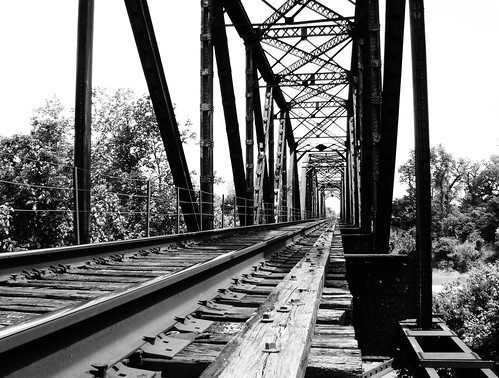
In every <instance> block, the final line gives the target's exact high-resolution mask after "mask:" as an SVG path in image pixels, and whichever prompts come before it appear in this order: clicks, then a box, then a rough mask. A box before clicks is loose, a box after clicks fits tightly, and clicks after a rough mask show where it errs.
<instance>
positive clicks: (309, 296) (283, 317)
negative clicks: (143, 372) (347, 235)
mask: <svg viewBox="0 0 499 378" xmlns="http://www.w3.org/2000/svg"><path fill="white" fill-rule="evenodd" d="M331 237H332V233H331V232H327V233H325V234H323V235H321V237H319V239H318V240H317V241H316V242H315V243H314V244H313V247H312V248H311V249H310V250H309V253H308V254H307V255H306V257H304V258H303V259H302V260H301V261H300V263H298V264H297V265H296V266H295V267H294V268H293V269H292V270H291V271H290V274H289V275H288V276H287V277H286V278H285V279H284V280H283V281H282V282H281V283H280V284H279V285H278V286H277V287H276V288H275V289H274V290H273V291H272V293H271V294H270V296H269V298H268V299H267V301H266V302H265V303H264V304H263V305H262V306H261V307H260V308H259V310H258V311H257V313H256V315H255V316H253V317H252V318H251V319H250V320H249V321H248V322H247V323H246V324H245V327H244V328H243V331H242V332H241V333H240V334H239V335H238V336H236V337H235V338H234V339H232V340H231V341H230V342H229V343H228V344H227V346H226V348H225V349H224V350H223V352H222V353H221V354H220V356H219V357H218V358H217V359H216V360H215V362H214V363H212V364H211V365H210V366H209V367H208V369H206V370H205V371H204V372H203V374H202V375H201V377H205V378H206V377H242V376H261V377H303V376H304V375H305V371H306V367H307V360H308V353H309V350H310V344H311V338H312V334H313V328H314V324H315V320H316V317H317V311H318V307H319V298H320V295H321V293H322V286H323V283H324V276H325V267H326V265H327V260H328V257H329V254H328V253H329V246H330V243H331ZM324 242H326V243H325V244H323V243H324ZM307 260H308V261H307ZM291 276H295V277H296V278H297V279H291ZM298 301H299V302H298ZM283 306H289V307H290V311H289V312H278V311H272V312H271V317H272V318H273V322H271V323H267V322H261V319H262V318H263V314H264V313H266V312H268V311H271V310H275V309H279V308H282V307H283ZM266 343H277V347H278V349H279V350H278V352H277V353H272V352H271V353H268V352H266V351H264V350H265V348H267V349H269V348H268V347H270V349H273V348H272V345H266ZM241 355H244V356H245V358H238V357H237V356H241Z"/></svg>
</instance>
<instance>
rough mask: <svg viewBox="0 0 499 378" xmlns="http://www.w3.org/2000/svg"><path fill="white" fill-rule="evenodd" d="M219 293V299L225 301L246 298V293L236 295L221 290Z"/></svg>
mask: <svg viewBox="0 0 499 378" xmlns="http://www.w3.org/2000/svg"><path fill="white" fill-rule="evenodd" d="M218 292H219V293H220V294H218V297H219V298H220V299H225V300H240V299H243V298H244V297H245V296H246V294H244V293H234V292H233V291H230V290H227V289H220V290H219V291H218Z"/></svg>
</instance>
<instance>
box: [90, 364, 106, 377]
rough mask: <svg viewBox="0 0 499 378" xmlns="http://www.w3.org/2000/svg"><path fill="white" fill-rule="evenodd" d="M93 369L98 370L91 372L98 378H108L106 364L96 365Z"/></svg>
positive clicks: (93, 365)
mask: <svg viewBox="0 0 499 378" xmlns="http://www.w3.org/2000/svg"><path fill="white" fill-rule="evenodd" d="M91 366H92V367H93V368H95V369H97V370H91V371H90V373H91V374H93V376H94V377H96V378H106V371H107V364H104V363H100V362H97V363H94V364H92V365H91Z"/></svg>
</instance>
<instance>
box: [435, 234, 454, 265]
mask: <svg viewBox="0 0 499 378" xmlns="http://www.w3.org/2000/svg"><path fill="white" fill-rule="evenodd" d="M457 244H458V240H457V239H456V238H439V239H438V240H437V241H436V242H434V243H433V247H432V249H433V259H432V261H433V264H434V266H438V265H439V264H440V263H441V262H443V261H448V260H450V257H449V256H450V255H452V253H454V248H455V247H456V245H457Z"/></svg>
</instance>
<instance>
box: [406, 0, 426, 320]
mask: <svg viewBox="0 0 499 378" xmlns="http://www.w3.org/2000/svg"><path fill="white" fill-rule="evenodd" d="M409 7H410V9H409V19H410V24H411V47H412V77H413V91H414V126H415V141H416V145H415V160H416V255H417V275H418V298H417V312H418V314H417V315H418V318H417V321H418V325H419V326H420V327H421V328H423V329H430V328H431V324H432V292H431V289H432V287H431V175H430V137H429V117H428V83H427V69H426V40H425V23H424V5H423V0H409Z"/></svg>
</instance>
